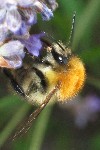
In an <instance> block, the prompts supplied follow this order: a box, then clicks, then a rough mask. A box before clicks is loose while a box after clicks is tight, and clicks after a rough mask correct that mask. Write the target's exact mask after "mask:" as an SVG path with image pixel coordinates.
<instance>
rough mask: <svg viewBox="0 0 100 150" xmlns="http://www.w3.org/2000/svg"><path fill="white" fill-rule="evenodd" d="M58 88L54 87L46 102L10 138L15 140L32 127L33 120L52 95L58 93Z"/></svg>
mask: <svg viewBox="0 0 100 150" xmlns="http://www.w3.org/2000/svg"><path fill="white" fill-rule="evenodd" d="M57 89H58V85H57V86H55V87H54V89H53V90H52V91H51V92H50V93H49V94H48V96H47V97H46V99H45V100H44V102H43V103H42V104H41V105H40V106H39V107H38V108H37V109H36V110H35V111H34V112H33V113H32V114H31V115H30V116H29V117H28V119H27V120H26V121H25V125H24V126H21V127H20V129H19V130H18V131H17V132H16V133H15V134H14V136H12V137H11V139H10V140H15V139H16V138H17V137H20V136H21V135H23V134H24V133H26V132H27V131H28V130H29V128H30V127H31V124H32V122H33V121H34V120H35V119H36V118H37V116H38V115H39V114H40V113H41V111H42V110H43V109H44V108H45V106H46V105H47V104H48V102H49V101H50V99H51V97H52V96H53V95H54V94H55V93H56V91H57Z"/></svg>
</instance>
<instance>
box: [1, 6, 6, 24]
mask: <svg viewBox="0 0 100 150" xmlns="http://www.w3.org/2000/svg"><path fill="white" fill-rule="evenodd" d="M5 16H6V10H5V9H0V24H1V23H3V21H4V19H5Z"/></svg>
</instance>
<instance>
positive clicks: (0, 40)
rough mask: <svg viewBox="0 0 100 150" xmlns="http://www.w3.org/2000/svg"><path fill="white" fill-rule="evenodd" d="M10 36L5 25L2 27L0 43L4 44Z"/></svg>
mask: <svg viewBox="0 0 100 150" xmlns="http://www.w3.org/2000/svg"><path fill="white" fill-rule="evenodd" d="M8 35H9V31H8V29H7V28H6V27H5V26H4V25H0V42H3V41H4V40H5V39H6V38H7V37H8Z"/></svg>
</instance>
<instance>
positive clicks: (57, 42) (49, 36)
mask: <svg viewBox="0 0 100 150" xmlns="http://www.w3.org/2000/svg"><path fill="white" fill-rule="evenodd" d="M45 34H46V36H47V37H48V38H49V39H50V38H51V39H52V40H53V41H54V42H55V43H56V44H58V45H59V47H60V48H61V49H62V50H63V51H65V48H64V47H63V46H62V45H61V44H60V42H59V41H56V39H55V38H54V37H52V36H51V35H49V34H48V33H45ZM42 40H43V41H45V42H46V43H47V44H48V42H47V41H46V40H44V39H42Z"/></svg>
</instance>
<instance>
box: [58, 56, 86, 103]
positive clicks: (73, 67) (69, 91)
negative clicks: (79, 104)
mask: <svg viewBox="0 0 100 150" xmlns="http://www.w3.org/2000/svg"><path fill="white" fill-rule="evenodd" d="M85 78H86V74H85V68H84V65H83V63H82V61H81V60H80V59H79V58H78V57H76V56H73V57H71V58H70V60H69V62H68V64H67V66H65V69H64V70H63V71H61V73H60V74H59V82H60V88H59V91H58V97H59V101H65V100H67V99H71V98H72V97H74V96H75V95H77V93H78V92H79V91H80V90H81V89H82V87H83V85H84V81H85Z"/></svg>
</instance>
